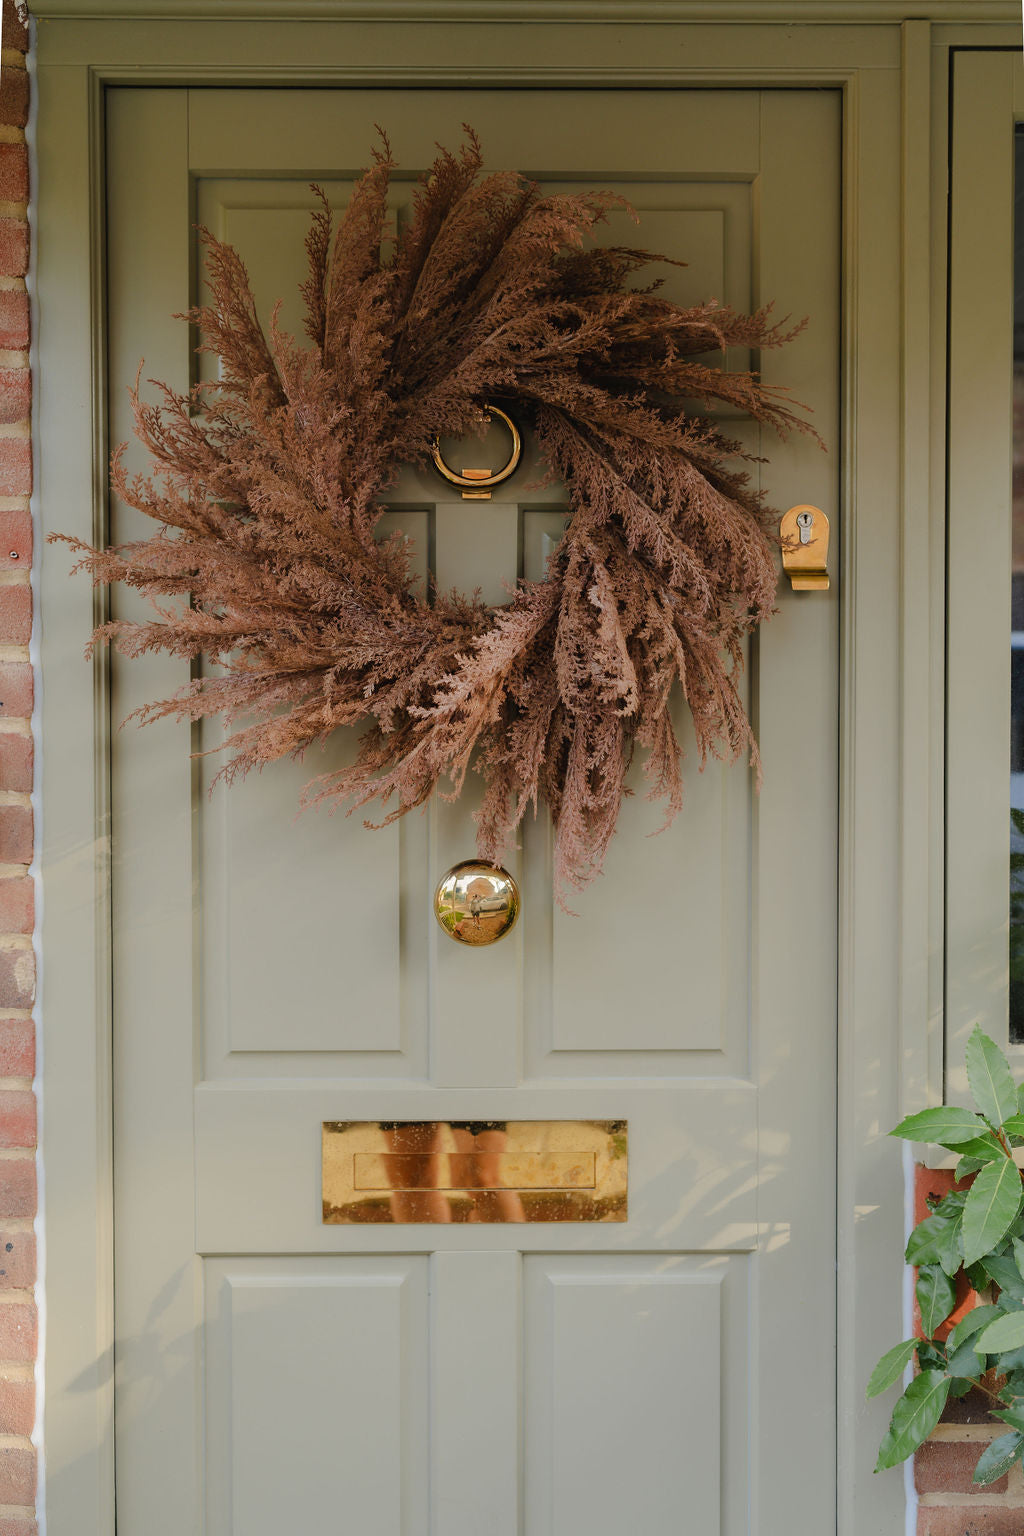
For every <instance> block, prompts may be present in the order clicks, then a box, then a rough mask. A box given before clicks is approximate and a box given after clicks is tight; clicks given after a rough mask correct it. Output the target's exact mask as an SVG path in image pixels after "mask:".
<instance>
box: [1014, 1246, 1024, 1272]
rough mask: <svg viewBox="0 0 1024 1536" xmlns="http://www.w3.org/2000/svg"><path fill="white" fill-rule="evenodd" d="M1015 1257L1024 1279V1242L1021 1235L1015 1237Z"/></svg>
mask: <svg viewBox="0 0 1024 1536" xmlns="http://www.w3.org/2000/svg"><path fill="white" fill-rule="evenodd" d="M1013 1257H1014V1259H1015V1261H1016V1264H1017V1269H1018V1270H1019V1272H1020V1276H1021V1279H1024V1243H1022V1242H1021V1240H1020V1238H1019V1237H1015V1238H1014V1239H1013Z"/></svg>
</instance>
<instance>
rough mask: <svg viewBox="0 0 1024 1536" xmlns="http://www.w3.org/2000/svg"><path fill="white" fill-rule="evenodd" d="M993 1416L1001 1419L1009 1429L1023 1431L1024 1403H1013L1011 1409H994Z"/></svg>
mask: <svg viewBox="0 0 1024 1536" xmlns="http://www.w3.org/2000/svg"><path fill="white" fill-rule="evenodd" d="M993 1415H994V1417H995V1418H997V1419H1002V1421H1003V1423H1004V1424H1009V1426H1010V1428H1011V1429H1019V1430H1021V1431H1024V1403H1014V1405H1013V1407H1012V1408H996V1409H994V1410H993Z"/></svg>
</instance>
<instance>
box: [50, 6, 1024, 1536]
mask: <svg viewBox="0 0 1024 1536" xmlns="http://www.w3.org/2000/svg"><path fill="white" fill-rule="evenodd" d="M368 9H369V8H368V7H367V6H365V5H362V6H356V5H354V4H352V3H349V0H300V3H299V4H298V5H296V6H294V7H293V11H292V15H291V17H290V19H289V20H288V21H287V22H285V21H281V20H274V19H266V18H267V17H268V16H273V15H274V14H275V13H276V14H279V12H280V6H279V5H275V4H274V3H268V0H245V3H243V4H241V5H240V6H239V8H238V11H237V13H236V15H237V19H235V20H223V19H218V20H215V21H214V20H197V19H194V17H195V15H196V13H198V15H200V16H203V15H206V14H208V11H207V8H206V7H205V6H204V5H198V6H197V5H195V4H193V3H192V0H162V3H160V4H155V5H153V6H147V5H146V4H145V3H143V0H109V3H107V4H102V3H93V0H37V3H36V4H35V6H34V10H35V12H36V15H37V17H38V20H37V22H36V36H35V41H36V74H37V91H36V98H37V103H36V109H35V117H34V129H33V132H34V140H35V163H36V167H37V170H38V183H37V184H38V187H39V195H38V201H37V203H36V206H35V230H34V235H35V240H34V243H35V245H36V248H37V255H36V257H35V262H34V270H33V280H32V286H33V293H34V303H35V307H36V313H35V329H34V335H35V336H36V338H37V339H36V342H35V344H34V353H33V375H34V378H35V381H36V385H35V388H36V395H35V402H34V407H35V409H34V419H35V422H36V432H35V443H36V482H35V483H36V491H35V498H34V506H35V511H36V514H37V516H38V517H39V518H40V520H41V525H42V528H43V530H44V532H47V531H49V530H50V529H53V528H59V529H61V530H63V531H68V532H75V533H78V534H79V535H80V536H81V537H83V538H86V539H90V540H102V538H103V536H104V527H105V519H106V465H107V460H108V444H107V441H106V433H105V423H106V387H107V385H106V367H105V340H104V338H105V329H106V318H107V317H106V305H105V286H104V219H103V207H104V196H105V181H104V175H105V168H104V157H103V128H104V92H105V89H106V87H107V86H110V85H125V84H137V85H140V86H147V85H148V86H153V85H168V86H171V85H173V86H190V85H191V86H201V85H213V84H217V85H275V86H283V85H294V86H301V85H309V86H313V85H325V84H329V85H344V84H353V85H356V84H358V85H361V86H364V87H365V86H366V85H374V84H378V85H380V86H382V87H383V86H412V87H415V86H417V85H419V86H428V85H429V86H458V85H467V86H468V85H480V86H486V85H488V84H490V85H496V84H502V85H509V84H511V85H515V84H523V85H526V84H529V85H532V86H537V85H551V86H559V87H566V86H568V87H573V86H577V87H581V86H598V85H606V86H607V85H620V86H631V87H633V88H636V87H637V86H642V85H644V84H649V85H658V86H671V85H678V86H680V87H683V86H692V87H695V88H699V87H705V88H706V87H709V86H712V87H713V86H722V87H725V86H732V87H743V86H746V87H750V88H757V87H777V88H785V87H790V88H800V87H803V88H814V87H823V88H832V89H837V90H839V91H841V93H842V99H843V189H842V193H843V231H842V239H843V247H842V248H843V258H842V260H843V304H842V314H843V323H842V331H843V334H842V338H841V372H842V411H841V422H842V448H841V453H842V465H841V485H842V497H843V506H844V509H845V515H844V517H843V519H842V542H841V572H842V576H841V662H840V732H841V735H840V763H841V771H840V806H839V818H840V820H839V826H840V838H839V846H840V871H839V890H840V911H839V935H840V937H839V1082H838V1114H839V1127H838V1139H839V1153H838V1158H839V1161H838V1195H839V1198H838V1207H839V1234H838V1249H837V1270H838V1286H839V1303H838V1304H839V1316H840V1317H841V1318H842V1319H843V1327H842V1329H840V1330H839V1335H838V1349H839V1403H838V1426H839V1446H838V1451H839V1458H838V1466H839V1473H838V1490H837V1498H838V1517H837V1518H838V1525H837V1530H838V1532H839V1533H840V1536H855V1533H858V1532H862V1531H864V1530H873V1531H878V1532H879V1533H883V1536H896V1533H897V1532H901V1531H902V1530H903V1527H904V1491H903V1485H902V1483H901V1482H900V1480H899V1478H898V1477H897V1476H896V1475H895V1474H890V1475H889V1476H887V1477H879V1478H872V1477H871V1475H870V1474H871V1469H872V1467H873V1464H874V1459H875V1455H876V1451H877V1445H878V1440H879V1438H880V1435H881V1433H882V1431H883V1430H884V1427H885V1421H886V1417H887V1412H888V1405H887V1404H886V1403H882V1404H879V1403H877V1402H876V1403H873V1404H870V1405H868V1404H866V1403H865V1401H864V1384H865V1381H866V1377H867V1373H868V1371H869V1370H870V1367H871V1365H872V1363H873V1362H874V1360H875V1359H876V1358H877V1356H878V1355H879V1354H880V1353H881V1352H882V1350H883V1349H885V1348H887V1347H888V1346H890V1345H891V1344H892V1343H893V1342H894V1340H896V1339H897V1338H899V1337H902V1336H903V1335H902V1332H901V1330H902V1328H903V1317H902V1315H901V1314H902V1308H901V1292H902V1286H903V1266H902V1246H903V1240H904V1205H903V1184H902V1179H901V1164H900V1153H899V1151H898V1150H897V1147H896V1144H895V1143H894V1142H892V1141H889V1140H888V1139H887V1138H886V1137H885V1134H884V1133H885V1131H886V1130H887V1128H888V1127H889V1126H890V1125H892V1124H894V1123H895V1121H896V1120H897V1119H898V1118H899V1115H900V1114H901V1113H904V1112H907V1111H908V1110H911V1109H916V1108H920V1107H922V1106H923V1105H924V1104H925V1103H927V1102H930V1101H931V1102H934V1101H936V1098H937V1095H938V1094H939V1092H940V1089H941V1079H942V1047H941V1034H942V985H943V982H942V875H943V844H942V805H943V797H942V783H943V781H942V773H943V761H942V759H943V752H942V746H943V701H942V684H943V679H942V645H941V643H940V644H937V643H936V639H937V637H938V638H939V639H941V635H942V631H943V622H944V570H943V562H944V515H945V513H944V459H943V454H944V445H943V431H944V402H945V358H944V344H945V331H944V316H945V247H944V235H943V238H940V237H939V234H938V233H937V231H938V228H939V223H940V220H939V213H940V212H941V213H942V215H943V218H944V198H945V174H946V151H945V146H946V118H947V79H948V54H949V50H950V49H951V48H953V47H956V46H974V47H978V46H988V47H1000V46H1003V47H1008V46H1009V47H1013V46H1017V44H1018V43H1019V22H1018V23H1017V25H1016V26H1015V25H1014V24H1013V17H1014V16H1015V14H1016V12H1015V4H1014V0H1009V3H1006V4H1004V3H1003V0H983V3H978V0H934V3H933V4H932V5H931V6H926V7H924V9H925V10H926V11H931V12H932V13H934V14H936V15H937V16H939V17H940V18H942V20H943V22H944V23H945V22H947V21H948V22H951V23H952V24H941V25H940V24H936V23H934V22H931V21H928V20H914V21H907V22H901V21H900V19H899V17H900V10H899V7H897V6H896V5H894V4H893V3H891V0H865V3H864V4H862V5H859V4H856V3H854V0H841V3H833V4H826V3H819V0H814V3H813V4H811V3H809V4H808V5H807V12H808V18H809V19H813V20H814V21H815V23H816V24H814V25H809V26H802V27H800V28H797V29H794V28H793V27H792V26H786V25H783V24H781V23H780V24H777V25H776V24H775V23H774V22H772V23H770V24H764V18H765V16H766V14H769V13H770V12H771V11H772V10H775V11H776V13H777V14H782V13H784V12H789V13H790V14H792V11H793V9H794V6H793V5H792V4H790V5H786V6H780V7H776V6H774V5H773V4H769V5H764V4H758V5H755V4H751V3H749V0H747V3H745V4H742V3H739V0H735V3H734V0H727V3H726V4H719V5H716V6H711V7H709V6H707V5H701V4H693V5H689V6H688V5H686V4H685V3H683V0H677V3H665V4H659V5H651V4H646V3H645V4H642V5H635V4H634V5H632V6H629V5H625V6H621V5H609V4H607V3H602V0H594V3H592V4H580V3H576V4H574V5H573V6H567V5H561V4H550V5H545V4H541V5H538V4H537V3H536V0H502V4H501V5H500V6H496V7H493V8H492V9H491V10H489V11H488V10H487V8H486V7H480V6H477V5H471V4H469V3H466V0H434V3H432V4H431V3H424V4H420V3H418V0H396V3H394V4H390V3H388V0H383V3H381V4H379V5H377V6H376V7H374V8H373V11H372V14H373V15H374V20H373V21H366V20H360V19H348V18H349V17H358V16H360V15H362V16H365V15H366V13H367V11H368ZM917 9H918V15H920V12H921V8H920V7H918V8H917ZM190 12H192V15H191V16H190V15H189V13H190ZM482 12H486V13H487V15H488V17H489V19H488V20H487V21H482V20H480V19H479V18H480V16H481V14H482ZM296 13H297V14H296ZM566 13H568V14H569V15H570V17H571V18H572V19H569V20H565V19H563V18H564V17H565V15H566ZM586 13H589V14H586ZM709 13H710V14H716V15H719V16H721V15H722V14H727V15H728V16H729V18H730V20H729V21H727V22H725V23H722V24H709V23H707V22H706V21H705V20H703V19H701V18H702V17H706V16H707V15H708V14H709ZM836 15H840V16H842V18H843V24H831V23H830V22H828V20H827V19H826V20H825V21H821V24H817V23H818V22H819V21H820V20H821V18H822V17H825V18H828V17H829V16H832V17H835V16H836ZM968 15H969V16H970V17H971V24H970V25H959V24H957V23H958V21H959V19H960V18H965V17H967V16H968ZM419 16H423V17H424V18H433V19H423V20H419V19H416V18H417V17H419ZM445 16H447V17H451V18H452V20H448V21H446V20H439V19H437V18H438V17H445ZM979 16H981V18H982V19H981V21H980V24H979ZM300 17H301V18H303V19H301V20H300V19H299V18H300ZM498 17H500V19H495V18H498ZM516 17H519V18H521V19H522V20H530V21H534V22H536V23H537V24H538V27H540V28H542V34H543V41H544V51H543V56H542V57H541V58H540V59H537V58H535V57H534V52H535V44H536V37H537V30H536V29H535V28H533V27H531V28H526V27H523V26H522V25H516V24H515V18H516ZM689 17H692V18H693V19H692V20H688V18H689ZM325 18H326V19H325ZM460 18H463V19H460ZM623 18H627V19H623ZM880 18H881V20H880ZM890 18H891V20H890ZM752 19H756V20H758V21H759V22H761V23H762V24H759V25H754V26H737V25H735V22H736V21H737V20H752ZM851 20H852V21H860V22H861V23H862V24H859V25H848V24H846V23H847V22H848V21H851ZM1001 23H1005V24H1001ZM673 60H681V61H684V62H680V63H672V62H669V61H673ZM942 229H943V232H944V222H943V224H942ZM40 542H41V541H40ZM66 572H67V560H66V558H62V557H60V556H59V555H58V556H52V555H47V556H45V557H42V558H41V559H40V564H39V567H38V568H37V571H36V579H37V582H38V583H39V591H40V595H41V615H42V617H41V656H42V665H43V679H44V686H43V689H42V705H41V720H42V740H43V754H42V805H43V819H42V828H41V836H42V855H41V863H42V872H43V878H44V891H45V907H44V911H43V918H42V959H43V965H42V977H41V984H40V1006H41V1010H42V1017H43V1025H44V1053H43V1071H42V1088H43V1095H42V1108H43V1117H42V1149H43V1160H44V1168H45V1184H44V1198H45V1227H46V1235H47V1243H46V1296H47V1308H46V1317H47V1321H46V1332H45V1372H46V1394H45V1446H46V1460H45V1467H46V1471H45V1500H46V1509H47V1529H48V1531H49V1533H50V1536H113V1529H114V1513H113V1510H114V1505H113V1415H112V1403H113V1369H112V1362H113V1323H112V1318H113V1306H112V1300H113V1298H112V1169H113V1149H112V1141H111V1130H110V1126H111V1028H110V1014H111V977H110V908H109V869H108V852H109V761H108V753H107V741H108V726H109V705H108V674H107V666H106V661H105V658H104V657H103V656H99V657H97V658H96V660H95V661H94V663H93V666H92V670H91V674H90V673H87V672H85V671H84V669H82V668H80V667H79V666H78V665H77V664H76V665H72V664H71V662H72V661H74V659H75V658H77V656H78V655H79V654H80V651H81V645H82V641H83V637H84V636H85V635H87V634H88V632H89V631H90V630H91V628H92V626H93V624H94V623H95V622H96V620H97V618H98V617H99V616H100V615H101V612H102V601H103V600H102V596H101V595H96V594H94V593H93V592H91V591H90V589H89V587H88V584H87V583H85V582H82V581H77V582H69V581H68V579H67V574H66ZM88 676H91V684H90V685H89V686H86V685H85V681H84V680H85V678H86V677H88ZM808 1407H809V1408H810V1409H811V1411H813V1405H808Z"/></svg>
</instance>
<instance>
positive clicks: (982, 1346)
mask: <svg viewBox="0 0 1024 1536" xmlns="http://www.w3.org/2000/svg"><path fill="white" fill-rule="evenodd" d="M967 1078H968V1082H969V1083H970V1087H971V1094H972V1096H973V1098H974V1102H975V1105H976V1106H977V1113H975V1111H974V1110H971V1109H961V1108H959V1107H957V1106H956V1105H948V1104H947V1105H941V1106H939V1107H938V1108H935V1109H925V1110H922V1111H921V1112H920V1114H917V1115H910V1116H908V1118H907V1119H906V1120H903V1121H901V1122H900V1124H899V1125H898V1126H897V1127H896V1129H895V1130H894V1131H892V1132H890V1134H891V1135H893V1136H900V1137H902V1138H903V1139H904V1140H905V1141H923V1142H933V1143H935V1144H936V1145H938V1146H940V1147H946V1148H947V1149H949V1150H950V1151H953V1152H956V1153H957V1154H958V1156H959V1159H960V1161H959V1162H958V1163H957V1167H956V1179H957V1182H958V1183H959V1182H960V1181H961V1180H963V1179H966V1178H968V1177H971V1178H972V1183H971V1185H970V1188H969V1189H964V1190H956V1189H954V1190H951V1191H950V1192H949V1194H947V1195H945V1196H943V1197H942V1198H941V1199H939V1198H933V1197H929V1201H928V1207H929V1214H928V1215H927V1216H926V1217H925V1218H924V1220H923V1221H919V1222H918V1224H917V1226H916V1227H915V1228H914V1230H913V1232H912V1233H911V1234H910V1240H909V1242H908V1243H907V1251H906V1259H907V1263H908V1264H914V1265H916V1266H917V1271H918V1275H917V1303H918V1307H919V1308H920V1312H921V1327H922V1330H923V1334H924V1336H923V1337H922V1338H915V1339H905V1340H904V1341H903V1343H902V1344H897V1345H896V1347H895V1348H894V1349H890V1350H888V1351H887V1353H886V1354H884V1355H883V1356H882V1358H881V1360H879V1362H878V1364H877V1365H876V1366H875V1369H874V1371H873V1372H872V1374H871V1380H870V1381H869V1382H868V1397H876V1396H878V1394H879V1393H880V1392H884V1391H886V1390H887V1388H889V1387H891V1386H893V1385H894V1384H895V1383H896V1382H897V1381H899V1380H900V1379H901V1378H902V1376H903V1374H904V1372H905V1371H906V1369H907V1367H908V1366H909V1365H910V1364H911V1362H912V1361H914V1359H915V1357H916V1363H917V1366H918V1371H917V1374H916V1375H915V1376H914V1378H913V1380H912V1381H911V1383H910V1385H909V1386H908V1387H907V1388H906V1390H905V1391H904V1393H903V1395H902V1397H901V1398H900V1399H899V1401H898V1402H897V1404H896V1406H895V1408H894V1409H893V1413H892V1421H891V1423H890V1425H889V1429H888V1432H887V1433H886V1435H885V1438H884V1439H883V1441H882V1445H881V1448H880V1450H879V1453H878V1465H877V1466H876V1467H875V1471H876V1472H881V1471H882V1470H883V1469H884V1468H886V1467H894V1466H896V1464H897V1463H898V1462H901V1461H905V1460H906V1458H907V1457H908V1456H911V1455H912V1454H913V1453H914V1451H916V1450H917V1448H918V1446H919V1445H920V1444H921V1442H922V1441H923V1440H926V1439H927V1438H928V1436H929V1435H930V1434H931V1432H932V1430H933V1429H934V1428H935V1426H936V1425H937V1424H938V1422H939V1419H940V1418H941V1417H942V1411H943V1409H944V1408H945V1406H946V1402H947V1400H948V1399H949V1398H950V1397H964V1396H965V1395H966V1394H967V1393H968V1392H969V1391H970V1390H971V1388H972V1387H977V1388H978V1389H979V1390H980V1391H981V1392H982V1393H983V1394H984V1395H985V1396H986V1397H987V1398H988V1399H989V1402H990V1411H991V1413H992V1414H993V1416H994V1417H995V1418H997V1419H1002V1421H1003V1422H1004V1424H1006V1425H1007V1427H1008V1431H1009V1432H1008V1433H1007V1434H1005V1435H1001V1436H1000V1437H999V1438H998V1439H997V1440H993V1441H992V1442H991V1443H990V1444H989V1445H987V1446H986V1447H985V1449H984V1451H983V1452H982V1455H981V1457H980V1459H979V1461H978V1464H977V1466H976V1467H975V1469H974V1481H975V1482H976V1483H992V1482H995V1480H996V1479H997V1478H1000V1477H1003V1476H1004V1475H1005V1473H1006V1472H1007V1471H1008V1470H1009V1468H1010V1467H1012V1466H1013V1464H1014V1462H1015V1461H1020V1460H1021V1459H1022V1458H1024V1214H1022V1213H1024V1183H1022V1179H1021V1172H1020V1169H1019V1168H1018V1167H1017V1165H1016V1163H1015V1162H1014V1158H1013V1151H1014V1148H1015V1147H1019V1146H1024V1084H1022V1085H1021V1087H1020V1088H1017V1087H1016V1086H1015V1084H1014V1081H1013V1076H1012V1074H1011V1072H1010V1067H1009V1064H1008V1062H1007V1060H1006V1057H1005V1056H1004V1055H1003V1053H1002V1051H1001V1050H1000V1049H999V1047H998V1046H997V1045H996V1044H995V1042H994V1041H992V1040H990V1039H989V1037H988V1035H986V1034H984V1033H983V1032H982V1030H981V1029H978V1028H976V1029H975V1030H974V1033H973V1034H972V1035H971V1038H970V1040H969V1041H968V1044H967ZM961 1270H963V1271H964V1272H965V1274H966V1276H967V1279H968V1280H969V1281H970V1284H971V1286H972V1287H973V1289H974V1290H975V1292H976V1293H977V1297H978V1304H977V1305H976V1306H975V1307H974V1308H973V1309H972V1310H971V1311H969V1312H968V1313H967V1314H966V1315H965V1316H964V1317H963V1318H962V1319H961V1320H960V1322H958V1323H957V1324H956V1326H955V1327H954V1328H953V1329H952V1330H951V1331H949V1332H948V1335H947V1336H945V1337H940V1334H942V1333H943V1331H944V1330H943V1324H944V1323H946V1322H947V1320H948V1318H949V1315H950V1313H951V1312H952V1311H953V1308H954V1304H955V1300H956V1277H957V1275H958V1274H959V1272H960V1271H961Z"/></svg>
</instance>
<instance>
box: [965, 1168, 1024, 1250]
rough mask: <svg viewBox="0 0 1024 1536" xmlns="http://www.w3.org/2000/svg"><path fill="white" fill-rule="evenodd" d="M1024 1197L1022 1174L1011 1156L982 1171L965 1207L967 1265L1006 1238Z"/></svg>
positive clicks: (972, 1186)
mask: <svg viewBox="0 0 1024 1536" xmlns="http://www.w3.org/2000/svg"><path fill="white" fill-rule="evenodd" d="M1022 1200H1024V1190H1022V1189H1021V1182H1020V1174H1019V1172H1018V1171H1017V1165H1016V1164H1015V1163H1012V1162H1010V1160H1009V1158H1004V1159H1003V1161H1002V1162H999V1163H989V1165H988V1167H987V1168H983V1169H982V1170H981V1172H980V1173H979V1174H978V1177H977V1178H976V1179H975V1181H974V1183H973V1184H972V1185H971V1190H970V1194H969V1195H968V1196H967V1204H966V1205H965V1206H964V1223H963V1242H964V1263H965V1264H973V1263H974V1262H975V1261H976V1260H977V1259H980V1258H983V1257H984V1256H985V1254H987V1253H991V1251H992V1249H993V1248H995V1247H996V1245H997V1244H998V1243H1000V1242H1001V1241H1002V1240H1003V1238H1004V1237H1005V1236H1006V1234H1007V1232H1008V1231H1009V1229H1010V1227H1011V1226H1012V1225H1013V1223H1014V1222H1015V1221H1016V1219H1017V1217H1018V1215H1019V1214H1020V1208H1021V1203H1022Z"/></svg>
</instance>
